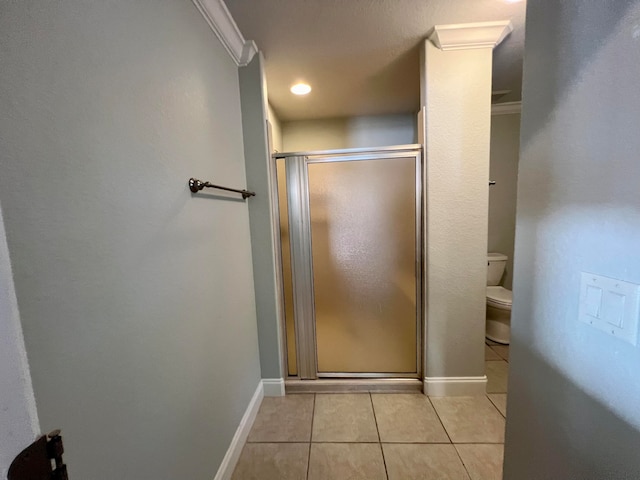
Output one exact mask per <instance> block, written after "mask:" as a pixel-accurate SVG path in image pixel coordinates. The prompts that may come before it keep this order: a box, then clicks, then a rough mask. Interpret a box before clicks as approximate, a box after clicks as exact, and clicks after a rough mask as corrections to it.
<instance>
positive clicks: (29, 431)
mask: <svg viewBox="0 0 640 480" xmlns="http://www.w3.org/2000/svg"><path fill="white" fill-rule="evenodd" d="M0 386H1V388H0V478H7V471H8V470H9V466H10V465H11V462H12V461H13V459H14V458H15V456H16V455H17V454H18V453H20V452H21V451H22V449H23V448H25V447H26V446H27V445H29V444H30V443H31V442H32V441H33V440H34V439H35V438H36V436H37V435H38V433H39V426H38V412H37V410H36V402H35V398H34V396H33V387H32V385H31V373H30V372H29V364H28V362H27V353H26V351H25V348H24V338H23V336H22V325H21V324H20V315H19V313H18V302H17V300H16V293H15V289H14V285H13V274H12V272H11V262H10V260H9V249H8V247H7V240H6V235H5V231H4V222H3V220H2V208H0Z"/></svg>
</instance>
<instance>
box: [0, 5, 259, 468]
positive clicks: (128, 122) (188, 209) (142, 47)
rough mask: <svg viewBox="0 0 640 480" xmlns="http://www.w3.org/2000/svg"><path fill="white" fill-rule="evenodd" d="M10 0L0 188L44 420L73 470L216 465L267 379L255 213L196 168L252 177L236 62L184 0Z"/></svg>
mask: <svg viewBox="0 0 640 480" xmlns="http://www.w3.org/2000/svg"><path fill="white" fill-rule="evenodd" d="M0 12H1V13H0V64H2V66H3V67H2V69H1V71H0V76H1V81H0V112H2V114H1V115H0V131H1V132H2V135H1V136H0V150H1V151H2V160H1V162H2V175H0V202H1V203H2V208H3V210H4V219H5V226H6V230H7V240H8V245H9V251H10V253H11V260H12V266H13V271H14V278H15V288H16V294H17V299H18V305H19V308H20V315H21V319H22V324H23V330H24V338H25V344H26V348H27V353H28V357H29V363H30V366H31V374H32V379H33V386H34V391H35V397H36V401H37V404H38V414H39V417H40V426H41V427H42V430H43V431H48V430H50V429H53V428H54V427H60V428H62V429H63V435H64V438H65V447H66V455H65V458H66V460H67V461H68V463H69V468H70V477H71V478H84V479H92V480H102V479H104V480H107V479H109V480H111V479H115V478H117V479H122V480H147V479H148V480H151V479H153V480H160V479H176V478H188V479H193V480H196V479H202V480H205V479H206V480H210V479H211V478H213V477H214V475H215V473H216V471H217V469H218V465H219V464H220V461H221V460H222V458H223V455H224V454H225V452H226V450H227V447H228V446H229V442H230V440H231V438H232V436H233V434H234V432H235V430H236V428H237V426H238V424H239V421H240V419H241V417H242V415H243V413H244V411H245V409H246V407H247V405H248V403H249V400H250V399H251V397H252V395H253V393H254V391H255V389H256V386H257V384H258V381H259V378H260V369H259V360H258V346H257V338H256V337H257V335H256V314H255V303H254V291H253V274H252V265H251V249H250V235H249V218H248V212H247V204H246V203H243V202H241V201H237V200H235V199H234V200H224V199H220V198H216V194H214V193H212V192H207V193H203V194H198V195H197V196H192V194H191V193H190V192H189V191H188V188H187V184H186V183H187V179H188V178H189V177H190V176H198V177H200V178H201V179H203V180H212V181H218V182H220V183H222V184H229V185H243V184H245V181H246V180H245V167H244V155H243V141H242V127H241V114H240V95H239V81H238V70H237V67H236V65H235V64H234V63H233V62H232V60H231V59H230V58H229V56H228V54H227V52H226V50H225V49H224V48H223V47H222V45H221V44H220V43H219V41H218V39H217V38H216V36H215V35H214V33H213V32H212V31H211V30H210V29H209V26H208V25H207V23H206V22H205V20H204V19H203V18H202V16H201V15H200V13H199V12H198V10H197V9H196V7H195V6H194V5H193V3H192V2H189V1H183V2H174V1H144V0H137V1H129V0H113V1H108V2H87V1H82V0H68V1H65V2H39V1H26V0H25V1H20V2H17V1H16V2H3V3H2V7H1V9H0ZM220 196H223V194H221V195H220ZM105 442H107V444H108V455H105Z"/></svg>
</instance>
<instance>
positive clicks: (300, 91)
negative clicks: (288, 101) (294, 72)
mask: <svg viewBox="0 0 640 480" xmlns="http://www.w3.org/2000/svg"><path fill="white" fill-rule="evenodd" d="M310 91H311V87H310V86H309V85H307V84H306V83H296V84H295V85H294V86H292V87H291V93H293V94H294V95H306V94H307V93H309V92H310Z"/></svg>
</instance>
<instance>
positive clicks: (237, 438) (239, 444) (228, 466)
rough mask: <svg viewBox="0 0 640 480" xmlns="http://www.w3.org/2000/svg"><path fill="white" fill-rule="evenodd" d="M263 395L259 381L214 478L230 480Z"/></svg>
mask: <svg viewBox="0 0 640 480" xmlns="http://www.w3.org/2000/svg"><path fill="white" fill-rule="evenodd" d="M263 397H264V386H263V383H262V381H260V382H258V387H257V388H256V391H255V393H254V394H253V397H252V398H251V401H250V402H249V405H248V406H247V409H246V410H245V412H244V415H243V416H242V419H241V420H240V425H238V428H237V429H236V433H235V435H234V436H233V439H232V440H231V444H230V445H229V448H228V449H227V453H225V455H224V458H223V459H222V463H221V464H220V468H218V473H216V476H215V477H214V480H231V476H232V475H233V471H234V470H235V468H236V464H237V463H238V459H239V458H240V454H241V453H242V449H243V447H244V444H245V442H246V441H247V437H248V436H249V432H250V431H251V427H252V426H253V422H254V421H255V419H256V415H257V414H258V410H259V409H260V404H261V403H262V399H263Z"/></svg>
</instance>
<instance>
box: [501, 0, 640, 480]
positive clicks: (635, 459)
mask: <svg viewBox="0 0 640 480" xmlns="http://www.w3.org/2000/svg"><path fill="white" fill-rule="evenodd" d="M638 78H640V1H638V0H634V1H623V0H615V1H614V0H609V1H598V2H585V1H583V0H554V1H549V2H529V4H528V12H527V42H526V53H525V71H524V97H523V106H522V135H521V149H520V164H519V173H518V207H517V221H516V264H515V276H514V284H513V289H514V306H513V312H512V332H511V341H512V344H511V354H510V355H511V356H510V376H509V399H508V411H509V415H508V417H507V435H506V446H505V468H504V478H505V479H508V480H512V479H513V480H516V479H517V480H528V479H540V478H554V479H555V478H558V479H559V478H563V479H564V478H566V479H569V478H571V479H573V478H575V479H578V478H579V479H581V480H596V479H597V480H601V479H632V478H633V479H635V478H640V456H639V455H638V445H640V381H639V379H640V377H639V369H638V365H640V348H638V347H634V346H632V345H630V344H628V343H625V342H624V341H621V340H619V339H617V338H613V337H611V336H609V335H608V334H606V333H604V332H602V331H599V330H596V329H594V328H591V327H590V326H589V325H587V324H585V323H581V322H579V321H578V308H579V289H580V273H581V272H591V273H595V274H600V275H605V276H608V277H612V278H616V279H620V280H625V281H628V282H633V283H636V284H640V255H639V254H638V245H640V197H639V195H638V179H639V178H640V162H639V161H638V152H639V151H640V136H639V135H638V127H637V119H638V112H640V95H638Z"/></svg>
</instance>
